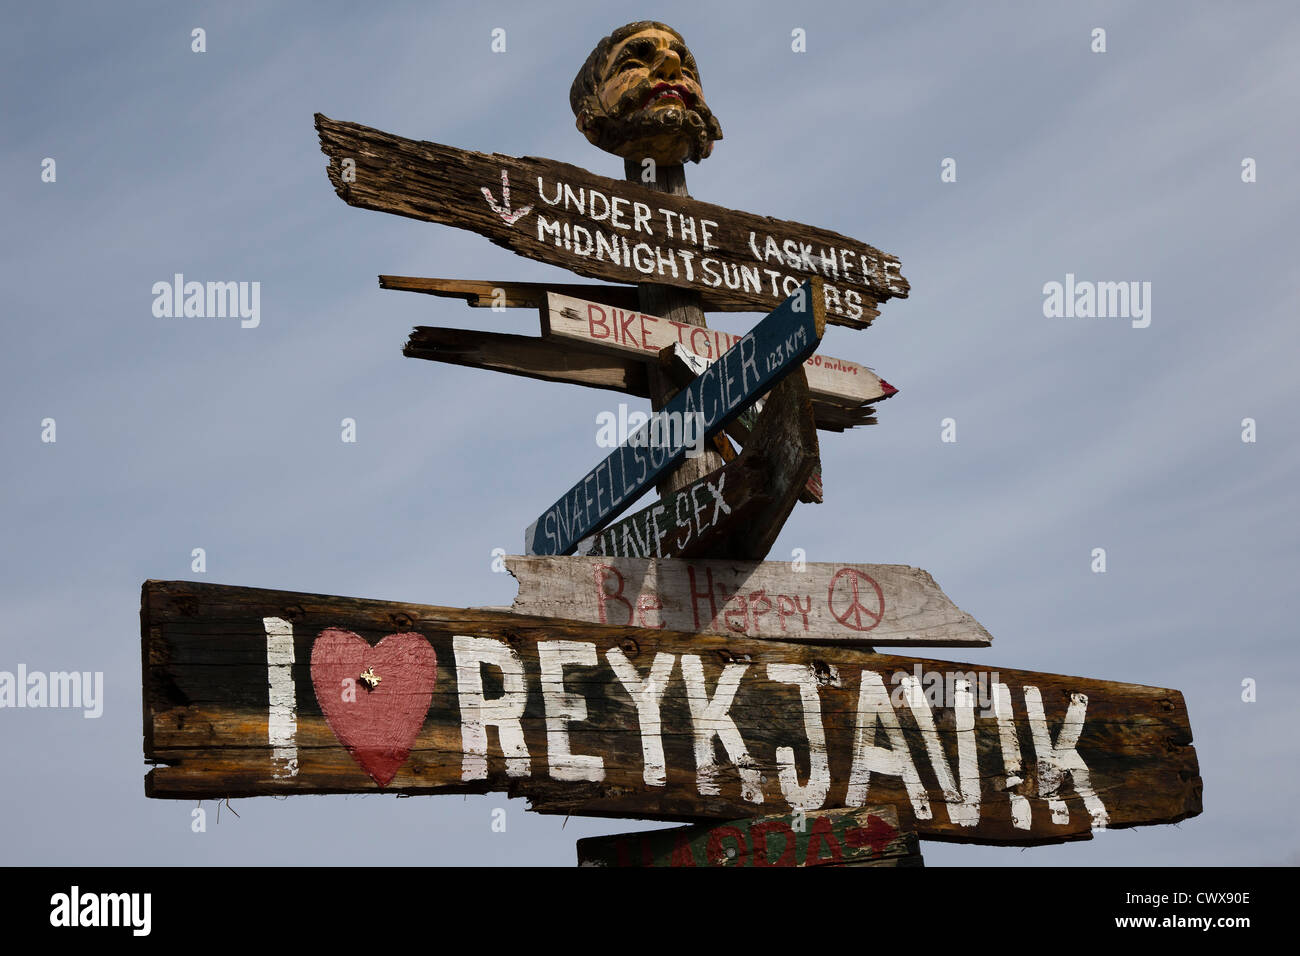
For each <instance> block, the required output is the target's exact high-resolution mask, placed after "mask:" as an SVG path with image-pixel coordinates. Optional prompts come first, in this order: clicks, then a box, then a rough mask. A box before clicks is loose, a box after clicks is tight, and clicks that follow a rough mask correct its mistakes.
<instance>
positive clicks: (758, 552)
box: [577, 369, 820, 561]
mask: <svg viewBox="0 0 1300 956" xmlns="http://www.w3.org/2000/svg"><path fill="white" fill-rule="evenodd" d="M819 461H820V449H819V447H818V442H817V430H816V428H815V427H814V425H813V421H812V406H811V403H810V402H809V401H808V385H807V382H806V381H805V380H804V373H803V370H802V369H796V370H795V371H794V372H792V373H791V374H790V375H787V376H786V377H785V379H784V380H782V382H781V383H780V384H779V385H777V387H776V388H774V389H773V390H772V391H771V393H770V398H769V399H768V401H767V403H766V407H765V408H764V411H763V414H761V415H760V416H759V417H758V419H757V424H756V425H755V426H754V430H753V432H752V433H751V434H750V436H749V439H748V440H747V441H746V443H745V447H744V448H743V449H741V452H740V454H739V455H738V456H736V458H734V459H733V460H732V461H729V462H728V463H727V464H726V465H724V466H723V467H722V468H719V469H718V470H717V471H714V472H710V473H709V474H707V475H704V476H703V477H701V478H699V479H697V480H696V481H693V482H691V483H690V484H689V485H687V486H686V487H684V488H682V489H680V490H679V491H676V492H672V493H670V494H668V495H665V496H664V497H662V498H660V499H659V500H658V501H656V502H654V503H652V504H649V505H647V506H646V507H644V508H642V509H641V510H640V511H638V512H636V513H634V514H632V515H629V516H628V517H626V518H624V519H623V520H622V521H619V522H616V523H614V524H611V525H609V526H608V527H606V528H604V529H602V530H601V531H600V532H599V533H598V534H596V535H594V536H593V537H591V538H584V539H583V540H582V541H579V542H578V546H577V550H578V552H579V553H580V554H584V555H585V554H609V555H622V556H624V557H654V558H672V557H703V556H709V557H715V558H731V559H736V560H746V559H747V560H755V561H758V560H762V559H763V558H765V557H766V556H767V553H768V551H769V550H771V547H772V544H773V543H774V542H775V541H776V537H777V535H778V534H780V532H781V528H782V526H783V525H784V524H785V521H786V519H787V518H788V517H789V516H790V512H791V511H793V510H794V506H795V502H796V501H798V500H799V497H800V494H801V492H802V491H803V489H804V488H805V487H806V485H807V482H808V479H809V477H810V476H811V475H812V474H813V471H814V470H815V469H816V467H817V464H818V462H819Z"/></svg>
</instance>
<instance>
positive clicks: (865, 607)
mask: <svg viewBox="0 0 1300 956" xmlns="http://www.w3.org/2000/svg"><path fill="white" fill-rule="evenodd" d="M505 563H506V567H507V568H509V570H510V573H511V574H513V575H514V576H515V577H516V578H517V579H518V580H519V596H518V597H517V598H515V603H514V606H513V607H512V608H511V610H513V611H514V612H516V613H518V614H535V615H539V616H543V617H558V618H565V619H567V620H573V621H584V622H587V623H591V624H618V625H631V626H635V627H653V628H666V629H668V630H673V631H687V632H694V633H704V634H743V635H745V636H748V637H761V638H775V639H778V640H786V641H808V642H823V641H832V642H836V643H846V644H866V645H873V646H914V647H916V646H922V647H924V646H929V647H958V646H975V647H987V646H988V645H989V644H991V643H992V641H993V638H992V637H991V636H990V635H989V633H988V631H986V630H984V628H983V627H981V626H980V624H979V622H978V621H976V620H975V619H974V618H973V617H971V616H970V615H969V614H967V613H966V612H965V611H963V610H961V609H960V608H959V607H957V606H956V605H955V604H953V603H952V601H950V600H949V599H948V596H947V595H945V594H944V593H943V591H941V590H939V586H938V585H937V584H936V583H935V581H934V578H932V577H930V575H929V574H927V573H926V572H925V571H922V570H920V569H918V568H913V567H908V566H907V565H903V564H803V565H802V570H795V569H794V568H793V567H792V566H791V564H789V563H786V562H781V561H767V562H753V561H750V562H745V561H706V560H681V559H673V558H669V559H665V560H656V559H647V558H614V557H599V556H579V557H565V558H558V557H546V558H543V557H507V558H506V559H505Z"/></svg>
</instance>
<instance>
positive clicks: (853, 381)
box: [542, 292, 898, 407]
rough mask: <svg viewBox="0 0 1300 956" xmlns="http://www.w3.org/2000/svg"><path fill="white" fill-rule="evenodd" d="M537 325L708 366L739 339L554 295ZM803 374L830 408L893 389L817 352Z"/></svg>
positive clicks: (622, 350) (565, 336) (564, 337)
mask: <svg viewBox="0 0 1300 956" xmlns="http://www.w3.org/2000/svg"><path fill="white" fill-rule="evenodd" d="M542 322H543V324H542V334H543V336H544V337H545V338H547V339H550V340H552V341H561V342H569V343H573V344H576V345H578V346H580V347H582V348H586V349H589V350H592V351H599V352H609V353H613V354H617V355H629V356H635V357H639V358H642V359H644V358H645V357H647V355H648V356H650V357H653V356H655V355H658V354H659V352H660V351H661V350H663V349H665V348H668V347H670V346H672V345H675V344H676V345H681V346H683V347H684V348H687V349H689V350H690V351H691V352H693V353H695V354H696V355H699V356H701V357H702V358H703V359H704V360H705V361H706V362H712V361H713V360H714V359H716V358H717V357H718V356H720V355H721V354H722V353H723V352H725V351H726V350H727V349H729V348H731V347H732V346H733V345H735V344H736V343H737V342H738V341H739V340H740V336H738V335H731V334H729V333H727V332H721V331H719V330H717V329H708V328H701V327H698V326H689V325H685V324H684V323H681V322H674V321H671V320H669V319H661V318H658V317H657V316H653V315H646V314H645V313H644V312H638V311H636V310H635V309H621V308H619V307H617V306H610V305H604V304H602V303H599V302H586V301H583V300H581V299H575V298H572V297H571V296H566V295H560V294H558V293H555V292H551V293H548V295H547V307H546V309H545V311H543V313H542ZM804 373H805V374H806V375H807V376H808V391H809V392H811V393H812V397H813V399H814V400H821V401H825V402H830V403H832V404H836V405H845V406H848V407H854V406H858V405H865V404H867V403H869V402H877V401H880V400H881V399H885V398H889V397H890V396H891V395H893V394H894V393H896V392H897V391H898V389H896V388H894V387H893V386H892V385H890V384H889V383H888V382H886V381H884V380H883V379H881V378H880V377H879V376H877V375H876V374H875V373H874V372H872V371H871V369H869V368H866V367H864V366H862V365H859V364H858V363H857V362H850V361H847V360H846V359H836V358H827V357H826V356H824V355H821V354H817V353H814V354H813V355H812V356H811V357H810V358H809V359H808V360H807V361H806V362H805V363H804Z"/></svg>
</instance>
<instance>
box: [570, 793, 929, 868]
mask: <svg viewBox="0 0 1300 956" xmlns="http://www.w3.org/2000/svg"><path fill="white" fill-rule="evenodd" d="M578 865H579V866H619V867H632V866H667V867H683V866H701V867H703V866H710V867H712V866H791V867H803V866H910V867H919V866H924V865H925V864H924V862H923V860H922V858H921V847H920V843H919V841H918V840H917V839H916V834H915V833H910V832H908V831H906V830H901V829H900V828H899V825H898V813H897V812H896V811H895V810H894V808H893V807H864V808H860V809H856V810H813V811H811V812H809V813H804V812H801V811H797V810H796V811H795V812H794V813H785V814H775V815H771V816H763V817H749V818H747V819H744V820H732V821H730V822H728V823H722V824H707V825H699V826H688V827H674V828H672V829H669V830H645V831H642V832H640V833H620V834H618V835H616V836H603V837H587V838H586V839H583V840H579V841H578Z"/></svg>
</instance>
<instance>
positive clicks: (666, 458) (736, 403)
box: [524, 277, 826, 558]
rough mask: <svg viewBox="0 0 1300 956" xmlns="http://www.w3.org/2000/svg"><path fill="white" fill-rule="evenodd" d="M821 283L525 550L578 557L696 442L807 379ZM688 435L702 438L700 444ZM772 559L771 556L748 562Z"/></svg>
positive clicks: (690, 392)
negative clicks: (579, 549) (785, 385)
mask: <svg viewBox="0 0 1300 956" xmlns="http://www.w3.org/2000/svg"><path fill="white" fill-rule="evenodd" d="M819 283H820V280H819V279H817V278H816V277H814V278H812V279H810V280H809V281H808V282H806V283H804V285H802V286H800V287H799V289H798V290H796V291H795V293H794V294H793V295H791V296H790V298H788V299H786V300H785V302H783V303H782V304H781V305H780V306H779V307H777V308H776V309H773V310H772V312H771V313H769V314H768V315H767V316H766V317H765V318H764V319H763V320H762V321H761V322H759V323H758V324H757V325H756V326H754V328H753V329H751V330H750V331H749V332H747V333H745V335H744V336H743V337H742V338H741V339H740V340H739V341H738V342H737V343H736V344H735V345H734V346H732V347H731V348H730V349H728V350H727V351H726V352H724V353H723V354H722V356H721V357H720V358H719V359H718V360H717V362H716V363H715V364H714V365H711V366H709V367H708V368H707V369H705V370H704V371H703V372H702V373H701V374H700V375H699V376H698V377H696V378H695V379H694V380H693V381H692V382H691V383H690V384H689V385H687V386H686V387H685V388H683V389H682V390H681V391H680V392H678V393H677V394H676V395H674V396H673V397H672V398H671V399H669V400H668V401H667V403H666V404H664V405H663V406H662V408H661V409H660V410H658V411H656V412H654V413H653V414H652V415H651V417H650V420H649V421H647V422H646V423H645V424H644V425H642V426H641V427H640V428H639V429H637V430H636V431H635V432H633V434H631V435H630V436H628V439H627V441H625V442H624V443H623V444H622V445H620V446H619V447H618V448H617V449H615V450H614V451H613V452H612V453H610V454H609V455H608V456H607V457H606V458H605V459H604V460H603V461H601V462H600V463H598V464H597V465H596V466H595V467H594V468H592V469H591V470H590V471H588V472H587V473H586V474H585V475H584V476H583V477H582V478H580V479H579V480H578V481H577V482H576V483H575V484H574V485H573V487H572V488H570V489H569V490H568V491H566V492H565V493H564V494H563V495H561V496H560V498H559V499H558V500H557V501H556V502H555V503H554V504H552V505H551V506H550V507H549V508H547V509H546V510H545V511H543V512H542V513H541V515H539V516H538V518H537V520H536V521H534V522H533V523H532V524H531V525H529V527H528V530H527V531H525V532H524V545H525V550H526V551H527V552H528V553H529V554H568V553H570V552H572V551H573V549H574V548H575V547H576V545H577V544H578V542H579V541H581V540H582V539H583V538H586V537H588V536H590V535H592V534H594V533H595V532H597V531H599V530H600V529H601V528H602V527H604V526H605V525H606V524H608V523H609V522H610V521H611V520H613V519H614V518H615V517H617V516H618V515H619V514H620V513H622V512H623V511H625V510H626V509H627V508H628V506H629V505H631V504H632V502H634V501H635V500H636V499H637V498H639V497H640V496H641V494H642V492H643V491H644V490H645V489H646V487H648V486H649V485H650V484H653V483H654V482H655V480H656V479H657V478H658V477H659V476H660V475H662V474H664V473H665V472H666V471H667V470H668V469H670V468H672V467H673V466H674V465H676V464H677V462H679V461H681V460H682V459H683V458H684V457H685V456H686V453H687V450H688V447H689V445H690V443H691V442H692V441H696V442H699V443H701V444H702V443H703V440H704V439H706V438H709V437H712V436H713V435H715V434H717V433H718V432H719V431H721V430H722V429H723V428H724V427H725V426H726V424H727V422H729V421H731V420H732V419H734V418H735V417H736V416H737V415H739V414H740V413H741V412H743V411H744V410H745V409H746V408H747V407H748V406H749V405H751V404H752V403H753V402H754V401H755V400H756V399H757V398H759V397H760V396H762V395H763V394H765V393H766V392H767V391H768V389H770V388H772V387H773V386H774V385H776V383H778V382H780V381H782V380H783V379H784V378H786V377H787V376H789V375H790V373H791V372H792V371H797V372H799V374H800V377H801V378H802V377H803V372H802V369H801V368H800V365H801V364H802V363H803V361H804V359H806V358H807V357H808V356H809V355H811V354H812V353H813V351H814V350H815V349H816V348H817V343H819V342H820V341H821V337H822V334H823V332H824V331H825V328H826V316H825V313H824V312H823V310H822V307H821V296H820V295H819V294H818V291H817V288H818V285H819ZM806 388H807V386H806V384H805V385H804V389H805V392H806ZM809 417H811V409H810V411H809ZM688 426H689V427H688ZM688 431H689V432H692V433H696V434H695V435H694V439H692V438H691V437H690V436H689V435H688V434H687V432H688ZM813 440H814V442H815V441H816V436H815V432H814V437H813ZM804 480H807V476H806V475H805V476H804ZM783 520H784V519H783ZM766 553H767V549H766V548H764V549H763V551H762V553H761V554H754V555H746V557H753V558H760V557H762V555H763V554H766Z"/></svg>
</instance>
